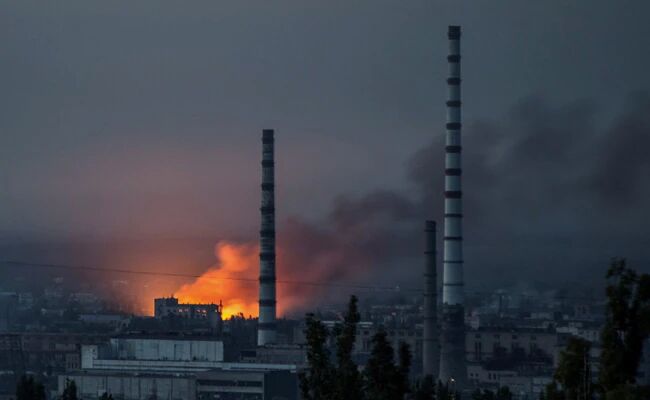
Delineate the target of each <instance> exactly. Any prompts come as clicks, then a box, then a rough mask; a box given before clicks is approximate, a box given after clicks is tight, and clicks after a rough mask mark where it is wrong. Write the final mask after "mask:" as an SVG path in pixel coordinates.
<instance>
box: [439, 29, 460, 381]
mask: <svg viewBox="0 0 650 400" xmlns="http://www.w3.org/2000/svg"><path fill="white" fill-rule="evenodd" d="M448 37H449V56H448V57H447V61H448V62H449V78H448V79H447V85H448V100H447V141H446V147H445V231H444V240H443V242H444V255H443V264H444V271H443V283H442V336H441V342H442V343H441V344H442V349H441V354H440V376H439V379H440V381H442V382H443V383H449V384H450V385H452V386H454V387H455V388H456V389H462V388H463V386H464V383H465V381H466V379H467V366H466V364H465V321H464V316H465V307H464V290H463V285H464V283H463V230H462V221H463V207H462V206H463V204H462V189H461V171H462V166H461V133H460V132H461V112H460V104H461V103H460V27H459V26H450V27H449V31H448Z"/></svg>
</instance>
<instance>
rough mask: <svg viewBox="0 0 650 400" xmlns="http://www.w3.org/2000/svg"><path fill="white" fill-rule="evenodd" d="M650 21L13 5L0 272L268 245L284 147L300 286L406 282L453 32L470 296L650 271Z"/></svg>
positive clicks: (546, 14)
mask: <svg viewBox="0 0 650 400" xmlns="http://www.w3.org/2000/svg"><path fill="white" fill-rule="evenodd" d="M648 15H650V3H648V2H646V1H641V0H639V1H625V2H612V1H609V0H608V1H604V0H576V1H571V2H562V1H544V2H522V1H516V0H509V1H500V0H498V1H490V2H482V1H473V2H463V3H459V2H455V1H409V2H394V1H388V0H374V1H362V2H354V3H350V2H344V1H330V2H327V3H322V4H315V3H314V4H312V3H305V2H301V1H297V0H296V1H281V2H277V3H274V4H271V3H268V2H263V1H253V2H245V3H242V2H236V3H226V2H212V1H197V2H192V3H189V4H188V3H182V4H181V3H178V2H172V1H142V2H137V3H127V2H124V3H116V2H110V3H104V2H88V1H66V2H62V3H61V2H60V3H56V4H54V3H51V4H50V3H40V2H32V1H19V2H11V3H8V4H5V5H3V11H2V12H1V13H0V48H2V49H3V51H1V52H0V87H1V88H2V91H1V92H0V132H1V134H0V235H1V237H3V238H4V239H3V241H4V244H3V245H0V252H1V253H2V254H4V256H0V259H3V258H38V259H49V258H52V259H55V260H64V261H68V260H69V262H74V261H75V260H77V259H82V260H88V261H87V262H96V263H97V264H103V263H105V264H116V263H120V265H127V266H133V267H136V266H140V267H141V268H150V267H151V264H152V263H153V264H155V265H158V264H157V262H154V261H153V260H154V259H156V260H159V259H161V258H162V259H164V262H163V264H165V266H161V268H169V269H173V268H176V267H177V266H178V265H183V268H187V269H188V270H191V272H200V271H201V269H202V268H205V267H206V266H209V265H212V264H213V263H214V256H213V248H214V245H215V244H216V242H218V241H220V240H229V241H235V242H236V241H242V242H251V241H255V240H256V232H257V230H258V229H259V221H258V218H259V211H258V207H259V184H260V164H259V153H260V140H259V138H260V134H261V130H262V129H263V128H274V129H275V130H276V143H277V147H276V152H277V170H276V179H277V190H276V195H277V210H278V231H279V237H278V240H279V244H280V246H284V249H285V251H286V252H287V254H288V255H291V257H289V256H288V257H287V259H289V258H291V260H292V261H287V263H290V264H292V265H291V266H287V271H295V270H296V269H298V268H303V269H310V268H311V269H312V270H314V271H319V272H318V273H317V276H318V277H319V278H325V277H327V278H328V279H335V278H336V279H352V278H353V277H354V278H355V279H371V280H374V281H377V282H386V281H389V282H393V281H398V282H417V279H419V277H420V275H421V268H422V265H423V260H422V256H421V252H422V242H421V240H422V237H423V232H422V231H423V221H424V220H425V219H430V218H439V216H440V214H441V213H442V190H443V188H442V174H443V169H442V167H441V165H442V164H441V162H442V160H443V156H444V152H443V148H442V147H441V145H440V143H441V142H440V141H441V140H442V138H443V137H444V120H445V98H446V87H445V78H446V68H447V62H446V54H447V48H446V45H447V41H446V29H447V25H449V24H459V25H462V27H463V48H462V53H463V112H464V116H463V119H464V124H465V126H466V127H467V129H466V130H465V132H466V134H465V136H464V137H465V143H464V145H465V147H466V148H467V153H466V159H465V161H466V164H465V166H464V173H465V174H466V177H467V180H466V181H465V184H464V185H465V187H464V190H465V192H466V193H467V196H468V199H467V207H468V211H467V215H466V221H465V226H466V229H467V235H466V237H467V240H466V246H467V247H466V248H467V258H466V262H467V266H466V271H467V272H466V273H467V274H468V276H467V279H466V281H467V283H468V285H470V286H472V285H474V286H479V285H483V284H486V285H487V284H489V285H498V283H499V282H500V281H499V279H501V280H502V281H504V282H505V280H509V281H510V282H511V283H512V282H513V281H514V282H516V281H518V280H526V279H531V280H535V279H541V280H554V281H558V280H559V281H563V280H565V279H575V278H576V277H577V276H579V274H582V273H585V272H588V273H589V274H590V275H591V276H590V279H594V280H599V279H601V278H602V276H603V272H604V266H605V265H606V263H607V261H608V260H609V257H611V256H629V257H630V258H631V260H632V261H633V262H635V261H636V262H637V263H638V265H635V267H636V268H637V269H642V270H643V269H648V268H650V266H649V264H650V250H648V249H650V246H649V245H650V233H649V232H648V229H647V226H646V225H647V224H646V223H645V221H647V220H649V219H650V211H649V210H648V206H647V204H648V199H649V198H650V197H649V196H650V178H649V177H650V153H648V151H647V149H648V148H650V146H649V145H650V139H649V137H650V94H649V93H650V74H648V71H649V70H650V52H648V49H649V48H650V25H649V24H648V23H647V16H648ZM80 242H88V243H89V244H85V245H79V244H78V243H80ZM20 243H22V244H20ZM34 243H37V244H34ZM38 243H40V244H38ZM75 243H76V244H75ZM107 243H111V245H110V246H111V247H110V248H107V247H106V244H107ZM115 243H118V244H115ZM156 243H174V244H173V245H170V246H169V247H168V248H161V247H160V246H158V245H156ZM21 246H22V247H21ZM39 246H40V247H39ZM47 246H50V247H47ZM46 248H47V249H46ZM52 249H54V250H52ZM152 249H160V253H159V254H152V253H153V252H156V251H157V250H152ZM142 259H146V260H147V261H146V262H144V261H141V260H142ZM46 261H47V260H46ZM84 262H86V261H84ZM144 264H148V265H144ZM293 264H295V265H293ZM352 265H358V268H359V269H361V270H362V271H364V272H363V273H359V271H355V268H357V267H352ZM404 265H408V266H409V268H407V269H405V268H403V266H404ZM370 271H372V272H376V273H372V274H371V273H370ZM358 273H359V274H358Z"/></svg>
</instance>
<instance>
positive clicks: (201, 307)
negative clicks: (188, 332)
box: [154, 296, 222, 330]
mask: <svg viewBox="0 0 650 400" xmlns="http://www.w3.org/2000/svg"><path fill="white" fill-rule="evenodd" d="M221 311H222V306H221V305H220V304H183V303H179V301H178V299H177V298H175V297H173V296H171V297H162V298H158V299H154V317H155V318H158V319H161V318H168V317H178V318H183V319H188V320H200V321H205V322H206V323H207V325H208V326H209V327H210V328H212V329H215V330H218V329H220V328H221V324H222V319H221Z"/></svg>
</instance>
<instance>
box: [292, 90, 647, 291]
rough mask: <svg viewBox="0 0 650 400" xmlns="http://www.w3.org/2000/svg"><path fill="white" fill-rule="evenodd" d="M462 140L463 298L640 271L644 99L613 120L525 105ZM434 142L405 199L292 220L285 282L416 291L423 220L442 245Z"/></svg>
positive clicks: (411, 167) (440, 158) (412, 169)
mask: <svg viewBox="0 0 650 400" xmlns="http://www.w3.org/2000/svg"><path fill="white" fill-rule="evenodd" d="M603 121H608V122H603ZM463 134H464V137H463V152H464V153H463V157H464V159H463V160H464V170H463V180H464V182H463V185H464V204H465V221H464V226H465V235H464V236H465V251H466V254H465V261H466V269H465V271H466V281H467V284H468V287H470V288H487V287H491V286H492V287H493V286H495V285H507V284H512V283H515V282H521V281H529V282H530V281H538V282H545V283H551V284H557V283H559V282H565V283H566V282H567V281H571V280H580V281H582V282H590V283H591V282H593V283H596V284H597V283H598V282H599V281H601V280H602V278H603V274H604V270H605V268H606V266H607V263H608V262H609V259H610V257H613V256H627V257H629V258H630V259H631V261H632V262H633V263H635V266H636V267H637V268H639V269H644V268H648V267H650V262H649V261H650V248H649V247H648V244H650V243H649V242H650V233H649V229H648V227H647V221H650V208H649V207H648V206H647V204H649V200H650V96H649V95H648V93H640V94H637V95H633V96H630V98H629V101H628V102H627V104H626V105H625V107H624V108H623V110H621V111H620V112H619V113H618V114H617V115H616V116H615V117H614V118H607V117H604V116H603V115H601V111H600V110H599V108H598V107H596V106H595V105H594V104H592V103H591V102H589V101H577V102H575V103H573V104H569V105H565V106H559V107H556V106H553V105H551V104H550V103H549V102H548V101H546V100H544V99H542V98H536V97H531V98H527V99H524V100H522V101H520V102H519V103H518V104H516V105H515V106H514V107H512V109H511V110H510V111H509V113H508V114H506V116H505V117H503V118H501V119H499V120H492V121H478V122H473V123H470V124H467V125H466V128H465V129H464V133H463ZM444 135H445V134H444V131H443V130H437V131H435V132H433V134H432V136H433V140H432V141H431V143H430V144H429V145H427V146H426V147H424V148H422V149H421V150H419V151H418V152H416V153H415V154H414V155H413V156H412V157H411V159H410V161H409V162H408V165H407V174H406V175H407V178H408V179H409V181H410V182H411V183H412V184H413V185H414V186H415V188H416V192H415V196H409V194H407V193H403V192H398V191H387V190H380V191H376V192H372V193H368V194H366V195H364V196H361V197H356V198H352V197H341V198H339V199H338V200H337V201H336V202H335V204H334V206H333V208H332V210H331V213H330V214H329V216H328V218H327V219H326V220H325V221H323V222H322V225H320V226H317V225H315V224H308V223H305V222H300V221H297V220H292V221H291V222H290V223H289V224H288V225H287V227H286V229H285V230H284V231H283V232H282V233H281V235H280V237H281V239H280V242H281V244H282V245H283V247H284V248H285V249H287V251H288V252H293V251H294V249H295V254H293V255H296V257H288V259H292V261H291V262H290V265H285V266H284V268H285V269H286V270H285V271H286V272H287V273H294V272H295V271H296V269H297V268H298V270H299V269H303V270H309V269H312V271H314V270H316V271H317V274H316V275H318V274H320V275H321V277H322V278H323V279H335V280H345V279H347V280H357V281H358V280H360V279H363V280H365V281H366V282H372V283H375V284H380V283H381V284H394V285H398V284H402V285H410V286H415V287H418V286H419V282H421V281H420V279H419V278H420V276H421V273H422V265H423V260H422V257H421V254H422V249H423V232H422V231H423V225H424V222H423V221H424V220H425V219H430V218H433V219H436V220H437V221H439V222H440V224H439V235H438V236H439V238H440V237H441V236H442V233H441V232H442V218H441V216H442V213H443V196H442V194H443V188H444V182H443V179H444V176H443V172H444ZM441 245H442V243H440V244H439V247H438V248H439V249H441V248H442V246H441ZM441 253H442V252H441V251H439V256H440V257H441V255H442V254H441ZM322 260H327V262H321V261H322ZM294 264H295V265H294ZM310 275H312V274H310ZM312 276H313V275H312Z"/></svg>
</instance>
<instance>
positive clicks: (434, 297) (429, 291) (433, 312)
mask: <svg viewBox="0 0 650 400" xmlns="http://www.w3.org/2000/svg"><path fill="white" fill-rule="evenodd" d="M424 234H425V245H424V257H425V268H424V337H423V340H422V372H423V374H424V376H427V375H431V376H432V377H433V378H434V379H437V378H438V367H439V366H440V340H439V339H440V338H439V332H438V293H437V291H438V288H437V285H438V279H437V272H436V257H437V256H436V253H437V252H436V222H435V221H426V222H425V225H424Z"/></svg>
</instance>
